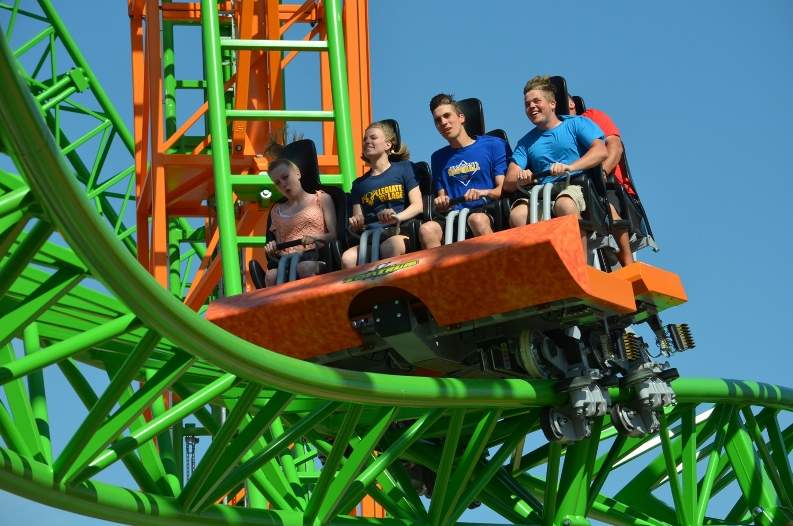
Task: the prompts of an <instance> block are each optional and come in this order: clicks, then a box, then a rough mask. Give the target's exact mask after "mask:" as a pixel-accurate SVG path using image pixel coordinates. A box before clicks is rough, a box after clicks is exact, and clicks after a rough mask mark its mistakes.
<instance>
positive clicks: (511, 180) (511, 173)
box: [504, 162, 523, 192]
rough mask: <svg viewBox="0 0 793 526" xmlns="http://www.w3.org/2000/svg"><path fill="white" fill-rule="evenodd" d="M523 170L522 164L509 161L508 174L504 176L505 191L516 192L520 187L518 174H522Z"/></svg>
mask: <svg viewBox="0 0 793 526" xmlns="http://www.w3.org/2000/svg"><path fill="white" fill-rule="evenodd" d="M522 171H523V170H521V168H520V166H518V165H517V164H515V163H514V162H510V163H509V167H507V175H506V177H504V191H505V192H514V191H515V190H517V189H518V175H520V173H521V172H522Z"/></svg>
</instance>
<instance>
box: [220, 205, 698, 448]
mask: <svg viewBox="0 0 793 526" xmlns="http://www.w3.org/2000/svg"><path fill="white" fill-rule="evenodd" d="M684 301H686V295H685V291H684V289H683V286H682V284H681V282H680V279H679V278H678V277H677V276H676V275H675V274H672V273H670V272H668V271H664V270H661V269H658V268H655V267H652V266H650V265H646V264H643V263H636V264H634V265H630V266H628V267H626V268H624V269H620V270H618V271H616V272H612V273H605V272H602V271H599V270H596V269H594V268H592V267H589V266H587V265H586V264H585V263H584V257H583V253H582V248H581V243H580V237H579V228H578V221H577V220H576V219H575V218H573V217H562V218H557V219H552V220H549V221H544V222H542V223H538V224H535V225H527V226H524V227H520V228H515V229H511V230H506V231H502V232H497V233H495V234H492V235H489V236H483V237H478V238H474V239H468V240H465V241H461V242H458V243H454V244H451V245H446V246H443V247H439V248H435V249H430V250H422V251H418V252H414V253H410V254H405V255H403V256H399V257H395V258H390V259H388V260H386V261H383V262H380V263H371V264H368V265H363V266H360V267H357V268H355V269H350V270H345V271H339V272H334V273H329V274H324V275H319V276H312V277H309V278H305V279H302V280H299V281H295V282H290V283H286V284H284V285H281V286H278V287H273V288H270V289H263V290H257V291H254V292H250V293H247V294H242V295H239V296H232V297H228V298H222V299H219V300H217V301H215V302H213V303H212V304H210V306H209V309H208V310H207V313H206V317H207V319H208V320H210V321H212V322H214V323H215V324H217V325H218V326H220V327H222V328H224V329H226V330H228V331H229V332H231V333H233V334H236V335H238V336H240V337H242V338H244V339H246V340H248V341H250V342H252V343H255V344H258V345H261V346H263V347H266V348H269V349H272V350H274V351H276V352H279V353H282V354H286V355H290V356H293V357H296V358H302V359H306V360H310V361H314V362H317V363H323V364H327V365H331V366H334V367H341V368H347V369H354V370H365V371H376V372H384V373H398V374H424V375H434V376H442V375H445V376H455V377H492V378H498V377H517V378H527V379H553V380H556V381H557V385H558V388H559V389H562V390H564V391H567V392H568V393H569V399H570V402H569V403H568V405H567V406H565V407H561V408H553V409H549V410H548V411H546V413H545V414H544V417H543V428H544V429H545V430H546V434H547V435H548V437H549V438H551V439H554V440H576V439H580V438H582V437H584V436H587V435H588V433H589V426H590V423H591V419H592V418H594V417H596V416H600V415H603V414H605V412H606V411H608V410H609V408H610V410H611V411H612V418H613V419H614V421H615V423H616V424H617V425H618V426H620V427H619V428H620V429H621V430H622V431H623V432H625V433H628V434H642V433H646V432H652V431H655V430H656V429H657V425H658V421H657V417H656V416H655V411H657V410H660V409H661V408H663V407H664V406H666V405H669V404H671V403H673V402H674V394H673V392H672V391H671V388H669V386H668V385H667V381H668V380H670V379H671V378H673V377H675V371H674V369H669V368H668V366H661V365H659V364H658V363H656V362H655V361H654V360H653V357H652V356H651V355H650V353H649V351H648V346H647V345H646V344H644V342H643V341H642V340H641V338H640V337H638V336H636V335H634V334H632V333H630V332H626V331H625V329H626V328H628V327H629V326H630V325H632V324H635V323H639V322H644V321H653V323H651V324H657V325H658V326H659V328H660V332H659V333H657V334H658V335H659V338H663V339H664V340H665V341H668V342H669V343H668V345H665V346H663V347H662V349H666V353H667V354H669V352H671V351H672V350H685V349H686V348H690V347H692V346H693V341H692V340H691V338H690V333H688V332H687V330H684V329H687V328H686V327H685V326H682V325H681V326H672V325H670V326H667V327H666V328H663V327H661V326H660V320H658V313H659V312H660V311H662V310H664V309H666V308H669V307H673V306H675V305H678V304H680V303H683V302H684ZM671 332H674V333H675V334H676V335H678V338H677V339H675V338H674V337H673V335H671V334H670V333H671ZM617 382H621V383H622V384H623V385H624V386H625V387H627V388H629V389H631V390H632V391H633V392H634V393H635V395H636V396H635V400H633V401H632V402H629V403H627V404H614V405H613V406H612V404H611V403H610V400H609V398H608V390H607V387H608V386H609V385H614V384H616V383H617ZM615 411H616V413H615Z"/></svg>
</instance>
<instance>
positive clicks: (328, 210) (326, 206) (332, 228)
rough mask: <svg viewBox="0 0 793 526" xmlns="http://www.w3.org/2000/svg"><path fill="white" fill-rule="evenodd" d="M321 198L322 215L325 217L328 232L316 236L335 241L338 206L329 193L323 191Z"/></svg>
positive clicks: (322, 239) (320, 238)
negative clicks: (334, 203)
mask: <svg viewBox="0 0 793 526" xmlns="http://www.w3.org/2000/svg"><path fill="white" fill-rule="evenodd" d="M320 199H321V200H322V215H323V216H324V218H325V228H326V229H327V232H325V233H324V234H322V235H321V236H314V237H315V238H316V239H318V240H321V241H333V240H334V239H336V208H335V207H334V206H333V199H332V198H331V197H330V196H329V195H328V194H326V193H324V192H323V193H322V194H321V195H320Z"/></svg>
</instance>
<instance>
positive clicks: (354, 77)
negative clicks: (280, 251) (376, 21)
mask: <svg viewBox="0 0 793 526" xmlns="http://www.w3.org/2000/svg"><path fill="white" fill-rule="evenodd" d="M128 8H129V16H130V38H131V50H132V80H133V105H134V134H135V171H136V197H137V225H138V259H139V261H140V262H141V264H142V265H144V266H145V267H146V268H147V269H148V270H149V272H150V273H151V274H152V275H153V276H154V277H155V278H156V280H157V281H158V282H159V283H161V284H162V285H163V286H166V287H167V286H168V282H169V261H168V247H169V229H170V228H171V219H173V218H188V217H192V218H196V217H198V218H204V220H205V225H206V227H207V228H206V236H207V239H206V243H207V250H206V256H205V257H204V258H203V261H202V262H201V266H200V268H199V269H198V272H197V274H196V276H195V278H194V279H193V283H192V286H191V288H190V290H189V292H188V294H187V297H186V300H185V302H186V303H187V304H188V305H190V306H191V307H192V308H194V309H198V308H199V307H200V306H201V305H202V304H203V303H204V302H205V300H206V299H207V297H208V296H209V295H210V294H211V292H212V290H213V289H214V288H215V287H216V286H217V284H218V282H219V280H220V278H221V267H220V258H216V257H214V253H215V251H216V249H217V246H218V235H219V234H218V229H217V228H216V223H215V219H214V211H213V209H212V207H211V206H207V203H211V202H212V198H213V195H214V185H213V173H212V156H211V155H210V154H209V153H207V148H208V147H210V146H211V141H212V137H211V136H210V135H209V134H208V133H205V134H203V135H201V136H198V137H196V136H192V137H191V136H189V135H188V131H190V130H195V128H196V126H195V125H196V124H198V123H200V121H201V120H202V119H203V118H204V116H205V115H206V114H207V109H208V103H207V102H206V97H204V103H203V104H201V105H200V106H198V107H197V108H195V109H194V111H192V113H191V115H190V116H189V117H188V118H187V119H185V120H184V121H183V122H181V123H176V119H175V105H176V103H177V102H179V101H178V100H176V92H177V88H180V87H185V86H187V85H188V84H189V83H190V82H192V86H191V87H192V88H193V89H200V88H201V82H202V81H177V80H175V79H174V77H173V66H174V50H173V45H172V44H173V43H172V41H171V42H164V40H166V38H168V35H169V26H170V27H173V26H189V27H192V28H194V30H195V31H201V24H200V22H201V5H200V3H199V2H189V3H187V2H180V3H171V2H168V1H163V0H129V5H128ZM218 8H219V11H220V12H221V17H222V20H221V23H222V24H225V27H226V28H227V30H228V31H229V33H230V34H231V31H233V36H234V38H240V39H262V40H279V39H282V38H283V37H284V35H285V33H286V32H287V31H297V30H298V29H296V28H300V27H303V26H305V25H308V27H309V29H308V31H307V33H306V34H305V36H304V37H303V39H304V40H314V39H319V40H323V39H325V38H326V26H325V20H324V18H323V16H324V15H323V14H324V9H322V2H321V1H315V0H307V1H305V2H304V3H303V4H282V3H279V1H278V0H235V1H225V2H219V3H218ZM342 20H343V25H344V29H345V30H344V41H345V49H346V60H347V76H348V85H349V100H350V116H351V121H352V123H351V124H352V126H351V128H352V137H353V146H354V150H355V153H356V159H357V158H359V157H360V153H361V137H362V135H363V131H364V129H365V127H366V125H368V124H369V122H371V113H372V111H371V97H370V78H369V36H368V8H367V2H366V0H345V1H344V5H343V12H342ZM290 34H291V33H290ZM172 38H173V32H172V30H171V31H170V39H172ZM292 38H294V37H292ZM232 53H235V54H236V57H235V58H236V66H237V67H236V71H235V72H234V73H233V74H230V75H229V78H228V79H227V80H226V84H225V88H226V93H227V95H228V94H233V97H231V98H228V99H227V101H228V103H229V104H230V106H229V107H230V108H234V109H242V110H282V109H286V97H287V95H288V93H289V91H288V90H287V89H286V83H285V78H286V68H287V66H288V65H289V64H290V62H292V60H293V59H294V58H295V56H296V54H297V51H291V52H288V53H285V52H282V51H260V50H237V51H233V52H232ZM318 77H319V87H320V99H321V109H322V110H329V109H331V107H332V100H331V85H330V82H331V81H330V73H329V65H328V56H327V54H326V53H320V54H319V75H318ZM180 82H181V86H180V85H179V83H180ZM284 127H285V123H284V122H283V121H275V120H271V121H247V120H238V121H231V122H230V129H229V134H228V135H229V139H230V141H229V143H230V148H231V150H230V151H231V166H232V170H233V172H234V173H237V174H243V175H244V174H258V173H259V172H261V171H265V170H266V169H267V165H268V159H267V156H266V150H267V149H268V146H269V145H270V144H271V141H272V142H279V143H283V141H284V140H285V136H284V135H285V129H284ZM318 148H319V150H320V151H319V153H320V155H319V164H320V171H321V173H322V174H338V173H339V160H338V155H337V145H336V138H335V130H334V123H333V121H325V122H322V141H321V144H320V145H319V147H318ZM357 168H358V170H357V171H358V173H360V172H361V171H362V168H363V165H362V163H361V164H360V165H359V166H358V167H357ZM266 217H267V209H266V208H262V207H261V206H260V205H258V204H256V203H251V204H244V205H242V206H241V207H240V208H239V210H238V216H237V230H238V234H239V235H262V234H263V233H264V225H265V224H266ZM244 250H245V251H246V252H247V253H246V254H244V256H245V258H246V259H249V258H250V257H252V256H253V255H254V254H253V251H255V250H261V249H260V248H256V249H254V248H245V249H244Z"/></svg>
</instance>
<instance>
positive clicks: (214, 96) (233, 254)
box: [201, 0, 242, 296]
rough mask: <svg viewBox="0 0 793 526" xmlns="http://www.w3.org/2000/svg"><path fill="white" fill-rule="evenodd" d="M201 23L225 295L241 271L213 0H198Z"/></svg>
mask: <svg viewBox="0 0 793 526" xmlns="http://www.w3.org/2000/svg"><path fill="white" fill-rule="evenodd" d="M201 25H202V29H203V43H204V64H205V68H206V81H207V100H208V101H209V128H210V133H211V134H212V169H213V171H214V175H215V205H216V206H217V217H218V228H219V229H220V257H221V263H222V267H223V288H224V290H223V292H224V294H225V295H227V296H233V295H235V294H240V293H241V292H242V273H241V272H240V263H239V255H238V254H237V252H238V250H237V227H236V222H235V219H234V201H233V197H232V192H231V179H230V178H231V173H230V170H231V168H230V166H231V165H230V161H229V148H228V132H227V128H226V115H225V111H224V108H225V104H226V103H225V99H224V96H223V69H222V66H223V65H222V62H221V58H220V27H219V26H220V22H219V21H218V10H217V3H216V2H215V0H201Z"/></svg>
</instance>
